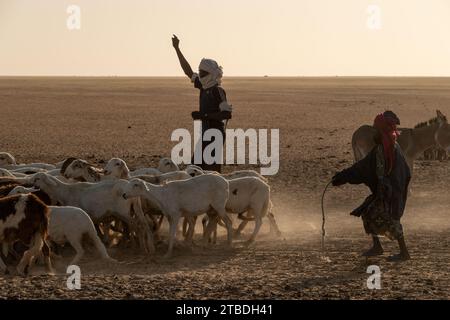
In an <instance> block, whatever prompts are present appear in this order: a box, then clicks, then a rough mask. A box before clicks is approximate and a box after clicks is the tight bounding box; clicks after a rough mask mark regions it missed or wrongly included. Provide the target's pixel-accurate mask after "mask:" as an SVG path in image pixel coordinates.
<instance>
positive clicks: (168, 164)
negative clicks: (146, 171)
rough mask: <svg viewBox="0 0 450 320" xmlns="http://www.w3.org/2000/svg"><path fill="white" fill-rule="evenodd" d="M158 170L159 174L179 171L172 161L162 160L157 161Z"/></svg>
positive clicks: (168, 159)
mask: <svg viewBox="0 0 450 320" xmlns="http://www.w3.org/2000/svg"><path fill="white" fill-rule="evenodd" d="M158 170H159V171H160V172H161V173H168V172H173V171H179V170H180V169H179V168H178V166H177V165H176V164H175V162H173V161H172V159H170V158H162V159H161V160H159V164H158Z"/></svg>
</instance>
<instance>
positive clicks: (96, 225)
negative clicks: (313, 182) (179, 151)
mask: <svg viewBox="0 0 450 320" xmlns="http://www.w3.org/2000/svg"><path fill="white" fill-rule="evenodd" d="M271 209H272V202H271V199H270V187H269V185H268V184H267V180H266V179H265V178H264V177H262V176H261V175H260V174H259V173H257V172H256V171H252V170H241V171H235V172H232V173H228V174H219V173H217V172H211V171H204V170H202V169H201V168H200V167H198V166H195V165H188V166H186V168H184V170H180V169H179V167H178V166H177V165H176V164H175V163H174V162H173V161H172V160H171V159H168V158H163V159H161V160H160V162H159V165H158V167H157V168H140V169H137V170H134V171H131V170H130V169H129V168H128V166H127V164H126V163H125V161H124V160H122V159H118V158H113V159H111V160H110V161H108V163H107V164H106V166H105V167H104V168H96V167H95V166H94V165H92V164H90V163H88V162H87V161H85V160H82V159H77V158H68V159H66V160H64V161H61V162H59V163H57V164H47V163H30V164H18V163H17V162H16V160H15V158H14V157H13V156H12V155H11V154H9V153H6V152H0V211H1V212H0V244H1V249H2V250H1V251H2V252H1V253H0V270H1V271H3V272H6V271H7V270H8V269H7V266H6V264H5V263H4V262H3V260H2V258H5V259H6V258H7V257H8V255H12V256H16V257H17V258H20V257H21V261H20V262H19V264H18V267H17V271H18V272H19V273H20V274H24V273H26V272H27V271H29V268H30V267H31V265H32V264H33V263H34V260H35V259H36V258H37V257H38V256H40V255H41V253H42V254H43V256H44V257H45V258H46V261H47V267H48V269H49V270H50V271H51V269H52V266H51V261H50V256H51V254H50V253H51V248H53V247H54V246H58V245H63V244H65V243H69V244H70V245H71V246H72V247H73V248H74V249H75V251H76V256H75V257H74V259H73V260H72V262H71V264H77V263H78V262H79V260H80V259H81V258H82V256H83V254H84V249H83V238H84V237H85V236H87V237H89V238H90V239H91V241H92V242H93V244H94V247H95V248H96V250H97V251H98V252H99V255H100V257H101V258H102V259H106V260H109V261H114V260H113V259H112V258H111V257H110V256H109V254H108V251H107V249H106V247H105V245H106V246H111V245H114V244H117V243H120V242H124V243H132V244H134V245H136V246H138V247H139V248H141V249H142V250H143V251H144V252H146V253H147V254H153V253H154V252H155V243H157V242H158V241H161V239H162V238H163V237H164V236H166V234H163V232H162V231H161V225H162V222H163V219H164V218H166V219H167V222H168V225H169V231H168V251H167V253H166V255H165V257H169V256H171V255H172V251H173V247H174V244H175V241H176V238H177V236H179V237H181V236H183V237H184V241H186V242H187V243H188V244H191V243H192V242H193V236H194V234H195V226H196V221H197V217H198V216H201V215H202V216H203V218H202V225H203V241H204V242H205V243H208V242H211V241H212V242H215V237H216V234H217V225H221V226H223V227H225V228H226V231H227V244H228V245H230V246H231V245H232V241H233V236H234V235H236V234H239V233H240V232H241V231H242V229H243V228H244V227H245V225H246V224H247V223H248V222H249V221H254V224H255V226H254V230H253V232H252V234H251V236H250V239H249V240H248V243H251V242H253V241H254V240H255V237H256V236H257V234H258V232H259V230H260V228H261V225H262V223H263V218H264V217H267V218H268V221H269V223H270V230H271V232H273V233H275V234H277V235H279V234H280V231H279V229H278V226H277V223H276V221H275V218H274V215H273V213H272V211H271ZM230 214H236V215H237V216H238V218H239V219H240V220H241V223H240V225H239V227H238V228H237V229H233V227H232V221H233V220H232V219H231V216H230ZM182 219H183V221H181V220H182ZM181 227H182V228H181ZM18 244H20V245H21V246H22V248H18V247H19V246H18ZM21 252H23V253H21Z"/></svg>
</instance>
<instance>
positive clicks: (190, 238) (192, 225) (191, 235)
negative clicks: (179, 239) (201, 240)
mask: <svg viewBox="0 0 450 320" xmlns="http://www.w3.org/2000/svg"><path fill="white" fill-rule="evenodd" d="M185 220H186V218H185ZM188 223H189V224H188V230H187V232H186V237H185V239H184V241H186V242H188V243H191V244H192V242H193V238H194V232H195V224H196V223H197V217H190V218H189V221H188Z"/></svg>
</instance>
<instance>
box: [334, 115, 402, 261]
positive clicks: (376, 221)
mask: <svg viewBox="0 0 450 320" xmlns="http://www.w3.org/2000/svg"><path fill="white" fill-rule="evenodd" d="M399 124H400V120H399V119H398V117H397V115H396V114H395V113H393V112H392V111H386V112H384V113H382V114H379V115H377V117H376V118H375V120H374V127H375V128H376V129H377V130H378V133H377V135H376V136H375V143H376V146H375V147H374V148H373V149H372V151H371V152H370V153H369V154H368V155H367V156H366V157H365V158H364V159H362V160H360V161H358V162H357V163H355V164H354V165H353V166H351V167H350V168H348V169H345V170H343V171H341V172H339V173H337V174H336V175H335V176H334V177H333V180H332V184H333V185H334V186H340V185H343V184H345V183H350V184H361V183H364V184H365V185H367V186H368V187H369V188H370V191H371V192H372V194H371V195H370V196H369V197H367V198H366V200H365V201H364V202H363V204H362V205H361V206H359V207H358V208H356V209H355V210H353V212H352V213H351V214H352V215H354V216H357V217H362V220H363V225H364V229H365V231H366V233H368V234H370V235H372V240H373V246H372V248H371V249H369V250H368V251H366V252H365V253H363V255H364V256H368V257H370V256H377V255H381V254H383V247H382V246H381V242H380V239H379V238H378V236H379V235H385V236H387V237H388V238H389V239H391V240H397V241H398V245H399V248H400V253H399V254H397V255H393V256H390V257H389V260H391V261H403V260H408V259H409V258H410V255H409V252H408V249H407V247H406V243H405V239H404V236H403V227H402V225H401V223H400V219H401V217H402V215H403V212H404V210H405V206H406V201H407V196H408V185H409V181H410V179H411V173H410V169H409V166H408V164H407V163H406V160H405V158H404V156H403V153H402V151H401V149H400V146H399V145H398V144H397V142H396V140H397V137H398V135H399V132H398V131H397V125H399Z"/></svg>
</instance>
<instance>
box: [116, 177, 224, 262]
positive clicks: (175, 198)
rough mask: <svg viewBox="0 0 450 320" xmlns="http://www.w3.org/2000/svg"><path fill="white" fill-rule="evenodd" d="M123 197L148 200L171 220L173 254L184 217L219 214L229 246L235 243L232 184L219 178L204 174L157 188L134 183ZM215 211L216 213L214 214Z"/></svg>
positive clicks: (143, 182) (132, 182) (125, 191)
mask: <svg viewBox="0 0 450 320" xmlns="http://www.w3.org/2000/svg"><path fill="white" fill-rule="evenodd" d="M123 197H124V198H125V199H128V198H132V197H145V198H148V199H150V200H151V201H153V202H156V203H157V204H158V206H159V207H160V208H161V210H162V212H163V214H164V215H165V216H166V217H167V218H168V220H169V249H168V252H167V254H166V257H169V256H171V255H172V250H173V245H174V241H175V235H176V231H177V226H178V222H179V220H180V218H181V217H195V216H198V215H200V214H204V213H205V212H208V213H210V214H212V213H215V214H217V215H218V216H219V217H220V218H221V219H222V220H223V221H224V222H225V225H226V227H227V231H228V244H229V245H230V246H231V243H232V237H233V235H232V225H231V220H230V218H229V217H228V216H227V213H226V210H225V205H226V202H227V200H228V182H227V181H226V180H225V179H224V178H222V177H220V176H216V175H202V176H198V177H194V178H191V179H188V180H181V181H172V182H169V183H167V184H164V185H161V186H159V185H153V184H150V183H146V182H145V181H143V180H140V179H133V180H131V181H130V182H129V183H128V185H127V186H126V187H125V188H124V193H123ZM210 210H212V211H210Z"/></svg>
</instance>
